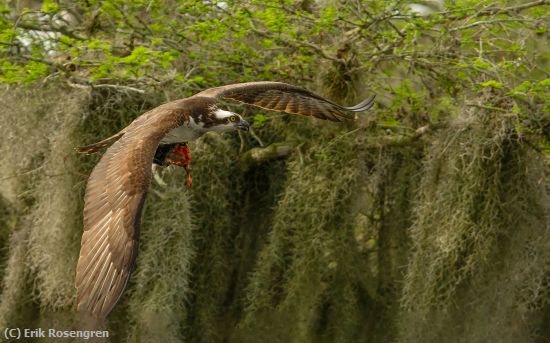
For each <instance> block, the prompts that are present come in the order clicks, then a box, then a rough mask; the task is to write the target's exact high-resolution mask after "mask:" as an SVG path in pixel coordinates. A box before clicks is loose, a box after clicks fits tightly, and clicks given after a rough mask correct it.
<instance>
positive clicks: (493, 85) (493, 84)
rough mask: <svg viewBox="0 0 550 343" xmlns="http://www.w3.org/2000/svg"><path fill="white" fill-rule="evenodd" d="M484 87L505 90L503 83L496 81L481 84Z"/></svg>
mask: <svg viewBox="0 0 550 343" xmlns="http://www.w3.org/2000/svg"><path fill="white" fill-rule="evenodd" d="M481 86H482V87H491V88H503V87H504V86H503V85H502V83H500V82H498V81H496V80H489V81H487V82H483V83H482V84H481Z"/></svg>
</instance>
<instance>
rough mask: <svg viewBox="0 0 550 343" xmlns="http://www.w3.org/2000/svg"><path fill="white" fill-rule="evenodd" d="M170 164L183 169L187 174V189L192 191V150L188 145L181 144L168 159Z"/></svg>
mask: <svg viewBox="0 0 550 343" xmlns="http://www.w3.org/2000/svg"><path fill="white" fill-rule="evenodd" d="M166 162H167V163H168V164H173V165H176V166H179V167H183V169H185V172H186V173H187V189H191V181H192V177H191V166H190V165H189V164H190V163H191V149H189V147H188V146H187V143H179V144H177V145H176V146H175V147H174V149H173V150H172V151H171V152H170V153H169V154H168V156H167V157H166Z"/></svg>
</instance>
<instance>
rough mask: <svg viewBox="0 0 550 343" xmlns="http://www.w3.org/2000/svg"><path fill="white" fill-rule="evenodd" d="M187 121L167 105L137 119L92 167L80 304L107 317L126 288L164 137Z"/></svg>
mask: <svg viewBox="0 0 550 343" xmlns="http://www.w3.org/2000/svg"><path fill="white" fill-rule="evenodd" d="M184 120H186V114H185V113H183V111H182V110H180V109H176V108H174V107H171V104H168V105H163V106H160V107H157V108H156V109H153V110H152V111H150V112H148V113H145V114H143V115H142V116H140V117H138V118H137V119H136V120H135V121H134V122H133V123H132V124H130V125H129V126H128V127H127V129H125V134H124V135H123V136H122V137H121V138H120V139H119V140H118V141H116V142H115V143H114V144H113V145H112V146H111V147H110V148H109V149H108V150H107V152H106V153H105V154H104V155H103V157H102V158H101V160H100V161H99V163H98V164H97V165H96V166H95V168H94V170H93V171H92V173H91V175H90V177H89V179H88V184H87V187H86V195H85V198H84V201H85V203H84V233H83V235H82V242H81V249H80V257H79V259H78V265H77V267H76V280H75V285H76V288H77V306H78V309H79V310H81V311H86V312H89V313H91V314H92V315H94V316H96V317H105V316H107V314H108V313H109V312H110V311H111V310H112V308H113V306H114V305H115V304H116V303H117V301H118V299H119V298H120V296H121V295H122V293H123V292H124V289H125V287H126V283H127V282H128V279H129V276H130V272H131V271H132V268H133V265H134V262H135V260H136V255H137V249H138V241H139V231H140V218H141V210H142V208H143V203H144V201H145V195H146V193H147V189H148V188H149V183H150V180H151V164H152V161H153V156H154V154H155V151H156V149H157V146H158V144H159V141H160V140H161V139H162V137H164V135H165V134H166V133H167V132H168V131H170V130H171V129H173V128H175V127H177V126H179V125H181V123H182V121H184Z"/></svg>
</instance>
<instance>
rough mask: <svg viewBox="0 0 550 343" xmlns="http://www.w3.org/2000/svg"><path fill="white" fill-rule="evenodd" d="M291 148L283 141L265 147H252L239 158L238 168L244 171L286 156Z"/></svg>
mask: <svg viewBox="0 0 550 343" xmlns="http://www.w3.org/2000/svg"><path fill="white" fill-rule="evenodd" d="M291 152H292V148H291V147H290V146H288V145H286V144H285V143H273V144H271V145H269V146H267V147H265V148H252V149H250V150H248V151H247V152H245V153H244V154H243V155H242V156H241V158H240V160H239V164H240V168H241V170H242V171H243V172H246V171H247V170H249V169H250V168H252V167H254V166H256V165H258V164H261V163H263V162H266V161H270V160H273V159H276V158H281V157H287V156H288V155H290V153H291Z"/></svg>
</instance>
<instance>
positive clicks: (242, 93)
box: [197, 81, 374, 121]
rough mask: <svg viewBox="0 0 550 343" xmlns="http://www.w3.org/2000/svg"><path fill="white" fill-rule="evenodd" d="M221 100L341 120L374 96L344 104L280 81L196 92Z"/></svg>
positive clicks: (367, 104) (365, 106)
mask: <svg viewBox="0 0 550 343" xmlns="http://www.w3.org/2000/svg"><path fill="white" fill-rule="evenodd" d="M197 96H207V97H214V98H221V99H230V100H235V101H239V102H243V103H246V104H250V105H253V106H256V107H260V108H264V109H267V110H272V111H279V112H287V113H292V114H298V115H304V116H312V117H316V118H320V119H325V120H331V121H341V120H343V119H353V118H354V116H353V115H352V114H351V113H350V112H362V111H366V110H368V109H370V108H371V107H372V105H373V104H374V96H372V97H370V98H368V99H365V100H364V101H362V102H361V103H359V104H357V105H355V106H351V107H344V106H340V105H338V104H336V103H334V102H332V101H330V100H328V99H326V98H323V97H322V96H320V95H317V94H315V93H313V92H310V91H308V90H306V89H303V88H300V87H296V86H292V85H289V84H286V83H283V82H268V81H261V82H246V83H237V84H232V85H227V86H222V87H215V88H210V89H207V90H205V91H202V92H200V93H198V94H197Z"/></svg>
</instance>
